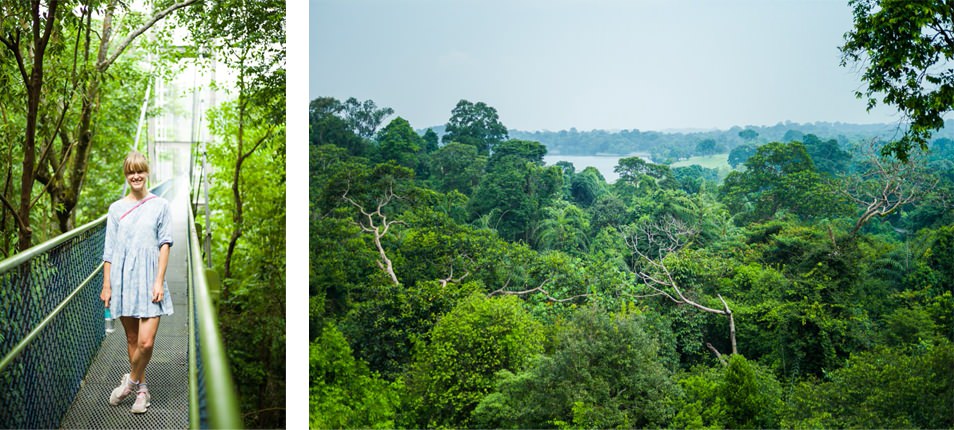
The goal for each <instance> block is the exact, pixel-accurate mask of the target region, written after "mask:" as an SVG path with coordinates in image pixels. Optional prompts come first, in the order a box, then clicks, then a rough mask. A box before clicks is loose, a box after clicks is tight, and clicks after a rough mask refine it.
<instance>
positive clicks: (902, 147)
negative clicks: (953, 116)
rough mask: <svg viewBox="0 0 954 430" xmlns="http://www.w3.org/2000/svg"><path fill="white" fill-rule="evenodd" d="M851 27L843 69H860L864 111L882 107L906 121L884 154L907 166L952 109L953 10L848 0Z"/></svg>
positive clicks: (936, 1) (940, 2)
mask: <svg viewBox="0 0 954 430" xmlns="http://www.w3.org/2000/svg"><path fill="white" fill-rule="evenodd" d="M849 4H850V5H851V6H852V9H853V15H854V27H853V28H852V29H851V31H849V32H848V33H845V44H844V45H843V46H841V53H842V60H841V64H842V66H847V65H849V64H850V65H856V64H860V65H861V66H862V67H863V70H864V73H863V74H862V76H861V80H862V81H863V82H864V83H865V84H867V86H868V88H867V89H866V90H864V91H863V92H862V91H857V92H856V93H855V95H856V96H857V97H858V98H864V99H867V101H868V110H871V108H873V107H874V106H875V105H877V103H878V99H877V97H876V95H877V94H883V96H882V97H881V102H882V103H884V104H886V105H891V106H894V107H896V108H897V109H898V111H899V112H901V114H902V115H903V120H906V121H910V124H909V125H908V127H907V129H906V130H905V133H904V136H903V137H902V138H901V139H900V140H898V141H897V142H893V143H891V144H889V145H887V146H885V147H884V148H882V153H883V154H885V155H889V154H893V155H894V156H895V157H897V158H898V159H899V160H901V161H907V159H908V154H909V153H910V151H911V149H912V148H914V146H915V145H917V146H918V147H919V148H920V149H921V150H922V151H925V150H927V142H928V139H929V138H930V137H931V134H932V132H933V131H935V130H938V129H940V128H942V127H944V118H943V117H944V115H945V114H946V113H947V112H951V110H952V109H954V63H952V62H951V59H952V58H954V13H952V12H951V11H952V10H954V4H952V2H951V1H950V0H905V1H900V0H850V1H849Z"/></svg>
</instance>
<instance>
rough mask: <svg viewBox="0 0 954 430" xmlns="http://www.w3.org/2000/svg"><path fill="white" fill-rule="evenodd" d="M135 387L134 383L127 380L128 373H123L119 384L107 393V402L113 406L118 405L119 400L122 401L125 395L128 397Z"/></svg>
mask: <svg viewBox="0 0 954 430" xmlns="http://www.w3.org/2000/svg"><path fill="white" fill-rule="evenodd" d="M135 389H136V385H135V384H132V383H130V382H129V374H128V373H127V374H125V375H123V380H122V382H120V383H119V386H118V387H116V388H114V389H113V392H112V393H110V394H109V404H110V405H113V406H117V405H119V402H121V401H123V399H125V398H126V397H129V395H130V394H132V393H133V391H134V390H135Z"/></svg>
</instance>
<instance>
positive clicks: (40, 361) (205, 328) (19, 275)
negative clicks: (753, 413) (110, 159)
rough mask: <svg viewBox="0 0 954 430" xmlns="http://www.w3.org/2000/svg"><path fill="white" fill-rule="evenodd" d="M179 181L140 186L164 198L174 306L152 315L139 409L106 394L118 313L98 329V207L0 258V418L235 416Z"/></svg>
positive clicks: (99, 424) (119, 352) (33, 424)
mask: <svg viewBox="0 0 954 430" xmlns="http://www.w3.org/2000/svg"><path fill="white" fill-rule="evenodd" d="M187 184H188V181H187V180H186V179H184V178H182V179H177V180H173V181H167V182H165V183H163V184H160V185H159V186H157V187H155V188H154V189H153V190H152V191H153V193H155V194H158V195H162V196H164V197H165V198H167V199H168V200H169V201H170V206H171V209H172V215H173V241H174V245H173V247H172V249H171V252H170V258H169V267H168V269H167V271H166V273H167V275H166V281H167V283H168V286H169V291H170V294H171V295H172V297H173V308H174V312H175V313H174V314H173V315H170V316H165V317H163V318H162V319H161V321H160V324H159V331H158V333H157V335H156V340H155V349H154V353H153V356H152V359H151V360H150V362H149V366H148V367H147V369H146V382H147V383H148V384H149V391H150V394H151V395H152V400H151V406H150V407H149V410H148V412H146V413H145V414H132V413H131V412H130V410H129V409H130V407H131V402H130V401H126V402H123V403H122V404H120V405H119V406H110V405H109V403H108V399H109V393H110V392H111V391H112V389H113V388H115V387H116V386H117V385H119V382H120V379H121V378H122V375H123V374H124V373H128V372H129V361H128V355H127V351H126V339H125V335H124V333H123V330H122V327H121V324H119V321H116V325H117V327H116V331H115V332H114V333H112V334H109V335H106V334H105V329H104V319H103V302H102V301H101V300H100V299H99V293H100V289H101V287H102V284H103V281H102V279H103V278H102V276H103V275H102V254H103V241H104V239H105V227H106V218H105V215H104V216H103V217H101V218H99V219H98V220H96V221H93V222H91V223H89V224H86V225H84V226H82V227H79V228H76V229H74V230H73V231H70V232H68V233H65V234H63V235H61V236H59V237H57V238H55V239H52V240H50V241H48V242H45V243H42V244H40V245H37V246H34V247H33V248H30V249H28V250H26V251H23V252H21V253H20V254H16V255H14V256H13V257H11V258H9V259H7V260H4V261H2V262H0V357H2V358H0V428H83V429H93V428H123V429H125V428H161V429H167V428H239V427H241V426H242V422H241V417H240V416H239V413H238V406H237V400H236V395H235V388H234V386H233V384H232V378H231V374H230V372H229V368H228V362H227V359H226V353H225V350H224V349H223V347H222V342H221V340H220V337H219V332H218V325H217V322H216V315H215V305H214V303H213V299H212V292H211V291H210V288H209V285H208V282H207V280H206V269H205V266H204V265H203V264H202V255H201V247H200V242H199V240H198V236H197V234H196V228H195V220H194V216H193V213H192V205H191V203H190V200H189V193H188V190H189V188H188V185H187Z"/></svg>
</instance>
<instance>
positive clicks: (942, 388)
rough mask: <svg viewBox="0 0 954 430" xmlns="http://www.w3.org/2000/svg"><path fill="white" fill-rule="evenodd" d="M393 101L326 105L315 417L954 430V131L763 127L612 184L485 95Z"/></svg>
mask: <svg viewBox="0 0 954 430" xmlns="http://www.w3.org/2000/svg"><path fill="white" fill-rule="evenodd" d="M394 114H395V112H394V111H393V110H392V109H390V108H386V107H378V106H377V105H376V104H375V103H374V102H373V101H371V100H366V101H359V100H357V99H354V98H351V99H348V100H345V101H340V100H337V99H334V98H329V97H321V98H318V99H315V100H313V101H312V102H311V105H310V112H309V115H310V132H309V139H310V142H309V157H310V160H309V162H310V173H309V200H310V207H309V209H310V217H309V220H310V221H309V223H310V225H309V228H310V231H309V241H310V256H309V258H310V276H309V293H310V309H311V312H310V319H309V333H310V341H311V348H310V372H309V378H310V387H311V398H310V413H311V416H310V420H311V426H312V427H314V428H372V427H373V428H425V427H427V428H616V427H623V428H645V427H654V428H664V427H665V428H669V427H692V428H702V427H705V428H756V427H758V428H796V427H798V428H805V427H811V428H914V427H917V428H951V427H954V404H952V399H954V344H952V341H954V263H952V262H954V206H952V204H951V201H952V199H954V141H952V140H951V139H950V138H946V137H941V138H936V139H933V140H931V141H930V142H929V143H928V144H927V145H926V146H927V148H926V149H927V150H926V151H924V152H921V151H920V150H917V149H915V150H914V151H913V152H912V153H911V154H910V156H909V158H908V159H907V160H906V161H904V162H902V161H899V160H898V159H896V158H891V157H884V156H882V155H881V154H880V153H881V151H882V149H883V147H884V146H885V145H888V144H890V142H887V141H882V140H879V139H872V138H844V139H842V138H841V137H839V136H830V135H816V134H812V133H804V132H801V131H798V132H800V133H802V135H801V136H798V138H797V139H792V140H790V141H789V140H785V139H769V138H767V137H766V136H764V135H762V134H761V133H759V132H758V131H756V130H751V133H750V132H747V131H746V130H748V129H744V130H738V131H734V132H735V135H736V138H737V139H739V142H738V144H737V145H734V146H731V147H730V145H728V144H725V147H724V149H725V150H726V152H729V151H731V152H730V157H729V158H730V163H732V164H733V165H734V166H735V167H736V168H735V169H733V170H732V171H731V172H730V173H729V174H728V176H726V177H725V178H724V179H723V180H720V179H719V175H718V174H717V172H716V171H715V170H713V169H706V168H703V167H700V166H689V167H676V168H672V167H670V166H668V165H666V164H653V163H649V162H646V161H644V160H643V159H641V158H639V157H629V158H622V159H620V161H619V164H618V165H617V167H616V169H615V170H616V172H617V173H618V174H619V175H620V178H619V180H617V181H616V182H615V183H613V184H609V183H607V182H606V180H605V179H604V178H603V176H602V175H601V174H600V173H599V171H597V170H596V169H594V168H586V169H583V170H581V171H577V170H576V169H575V168H574V167H573V165H571V164H568V163H557V165H554V166H548V165H546V164H545V163H544V162H543V157H544V155H546V154H547V151H548V148H547V146H546V145H544V144H543V143H541V142H539V141H537V140H533V139H527V138H526V136H521V137H516V136H514V135H510V134H509V132H508V130H507V128H506V127H505V126H504V125H503V124H502V123H501V122H500V120H499V117H498V115H497V112H496V110H495V109H494V108H493V107H491V106H488V105H486V104H484V103H480V102H477V103H472V102H470V101H467V100H461V101H460V102H459V103H458V104H457V105H456V106H455V107H454V108H453V110H452V111H451V113H450V117H449V119H448V122H447V124H446V126H445V130H444V133H442V135H438V133H437V132H435V131H434V130H433V129H430V130H426V131H425V132H424V133H423V134H420V133H417V132H415V130H414V128H412V126H411V124H409V123H408V122H407V121H406V120H404V119H403V118H401V117H400V116H394ZM392 117H393V118H392ZM766 134H769V133H766ZM769 135H770V134H769ZM783 136H784V134H783ZM790 137H791V136H790ZM704 141H705V139H701V140H700V139H697V140H695V141H692V142H691V143H687V146H691V147H692V149H693V151H709V152H711V151H714V150H715V148H717V146H718V144H719V142H718V141H716V142H714V143H715V145H710V144H708V143H706V144H701V143H702V142H704ZM665 148H666V147H665V146H664V145H663V144H662V142H660V144H659V145H658V146H647V149H649V150H650V151H656V152H660V151H664V150H665ZM739 148H743V149H745V150H739ZM733 153H734V154H735V156H732V154H733ZM654 159H655V157H654Z"/></svg>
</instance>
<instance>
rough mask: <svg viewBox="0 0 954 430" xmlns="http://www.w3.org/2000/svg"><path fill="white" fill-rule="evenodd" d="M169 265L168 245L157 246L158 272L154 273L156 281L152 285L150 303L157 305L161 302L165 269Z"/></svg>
mask: <svg viewBox="0 0 954 430" xmlns="http://www.w3.org/2000/svg"><path fill="white" fill-rule="evenodd" d="M168 265H169V244H168V243H163V244H162V245H161V246H159V270H158V271H157V272H156V280H155V282H153V284H152V301H153V302H154V303H159V302H161V301H162V295H163V290H162V285H163V283H165V280H166V267H167V266H168Z"/></svg>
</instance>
